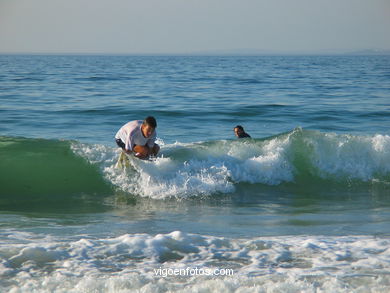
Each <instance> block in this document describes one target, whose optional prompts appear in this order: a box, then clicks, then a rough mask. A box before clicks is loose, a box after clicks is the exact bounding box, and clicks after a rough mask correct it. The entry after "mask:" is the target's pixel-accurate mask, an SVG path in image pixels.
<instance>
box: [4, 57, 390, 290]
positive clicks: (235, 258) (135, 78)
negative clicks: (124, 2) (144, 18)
mask: <svg viewBox="0 0 390 293" xmlns="http://www.w3.org/2000/svg"><path fill="white" fill-rule="evenodd" d="M149 115H153V116H154V117H155V118H156V119H157V123H158V127H157V137H158V139H157V140H158V143H159V145H160V146H161V152H160V155H159V156H158V157H157V159H156V160H153V161H142V160H138V159H136V158H130V165H129V167H127V168H117V167H115V165H116V162H117V159H118V156H119V153H120V151H119V150H118V148H117V146H116V144H115V141H114V135H115V133H116V132H117V130H118V129H119V128H120V127H121V126H122V125H123V124H125V123H127V122H128V121H131V120H142V119H144V118H145V117H146V116H149ZM236 125H242V126H243V127H244V128H245V130H246V131H247V132H248V133H249V134H250V135H251V137H252V139H237V138H235V136H234V132H233V128H234V127H235V126H236ZM389 127H390V56H341V55H340V56H103V55H102V56H94V55H83V56H76V55H65V56H59V55H58V56H57V55H46V56H45V55H0V226H1V229H0V291H1V292H14V293H15V292H237V293H238V292H241V293H242V292H389V290H390V130H389Z"/></svg>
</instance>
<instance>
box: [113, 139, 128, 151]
mask: <svg viewBox="0 0 390 293" xmlns="http://www.w3.org/2000/svg"><path fill="white" fill-rule="evenodd" d="M115 142H116V144H117V145H118V147H120V148H122V150H124V151H125V150H126V149H125V148H126V145H125V143H124V142H123V141H122V140H121V139H119V138H117V139H115Z"/></svg>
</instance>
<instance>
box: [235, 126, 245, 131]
mask: <svg viewBox="0 0 390 293" xmlns="http://www.w3.org/2000/svg"><path fill="white" fill-rule="evenodd" d="M234 128H238V129H240V130H242V131H244V127H242V126H241V125H237V126H236V127H234Z"/></svg>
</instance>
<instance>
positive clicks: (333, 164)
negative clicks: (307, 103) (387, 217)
mask: <svg viewBox="0 0 390 293" xmlns="http://www.w3.org/2000/svg"><path fill="white" fill-rule="evenodd" d="M160 144H161V145H162V148H161V152H162V157H159V158H157V159H156V160H154V161H152V162H150V161H142V160H138V159H136V158H130V165H131V167H130V168H128V169H126V170H122V169H118V168H115V163H116V160H117V158H118V156H119V151H118V149H116V148H109V147H106V146H102V145H87V144H80V143H75V144H73V145H72V149H73V150H74V152H75V153H77V154H79V155H81V156H83V157H84V158H87V159H88V160H89V161H90V162H91V163H93V164H98V165H99V166H100V168H101V169H102V173H103V174H104V176H105V178H106V179H107V180H108V181H109V182H111V183H112V184H114V185H115V186H117V187H118V188H119V189H121V190H123V191H126V192H128V193H131V194H135V195H139V196H144V197H151V198H159V199H161V198H166V197H178V198H185V197H189V196H200V195H211V194H215V193H229V192H232V191H234V189H235V185H234V184H235V183H241V182H249V183H252V184H256V183H261V184H267V185H278V184H281V183H283V182H294V181H295V179H296V176H299V175H300V174H299V173H300V172H301V171H302V170H298V169H299V168H301V167H299V166H302V165H303V166H305V168H307V169H306V170H303V172H311V173H312V175H314V176H319V177H322V178H327V179H332V180H336V181H338V180H339V181H346V182H347V181H348V180H350V179H357V180H362V181H375V180H383V178H385V179H384V180H385V181H386V180H387V179H386V178H388V177H389V174H390V137H389V136H383V135H375V136H352V135H337V134H333V133H321V132H318V131H308V130H302V129H299V128H297V129H295V130H294V131H292V132H290V133H288V134H283V135H279V136H277V137H274V138H270V139H267V140H263V141H255V140H235V141H215V142H208V143H205V142H203V143H187V144H182V143H175V144H172V145H165V144H164V143H163V141H160ZM300 156H303V157H302V158H301V157H300Z"/></svg>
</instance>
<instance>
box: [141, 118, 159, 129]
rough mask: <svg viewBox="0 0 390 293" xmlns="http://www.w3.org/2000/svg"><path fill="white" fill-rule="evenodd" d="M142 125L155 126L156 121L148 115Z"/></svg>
mask: <svg viewBox="0 0 390 293" xmlns="http://www.w3.org/2000/svg"><path fill="white" fill-rule="evenodd" d="M144 125H149V126H150V127H153V128H156V127H157V121H156V119H155V118H154V117H153V116H148V117H146V118H145V120H144Z"/></svg>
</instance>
